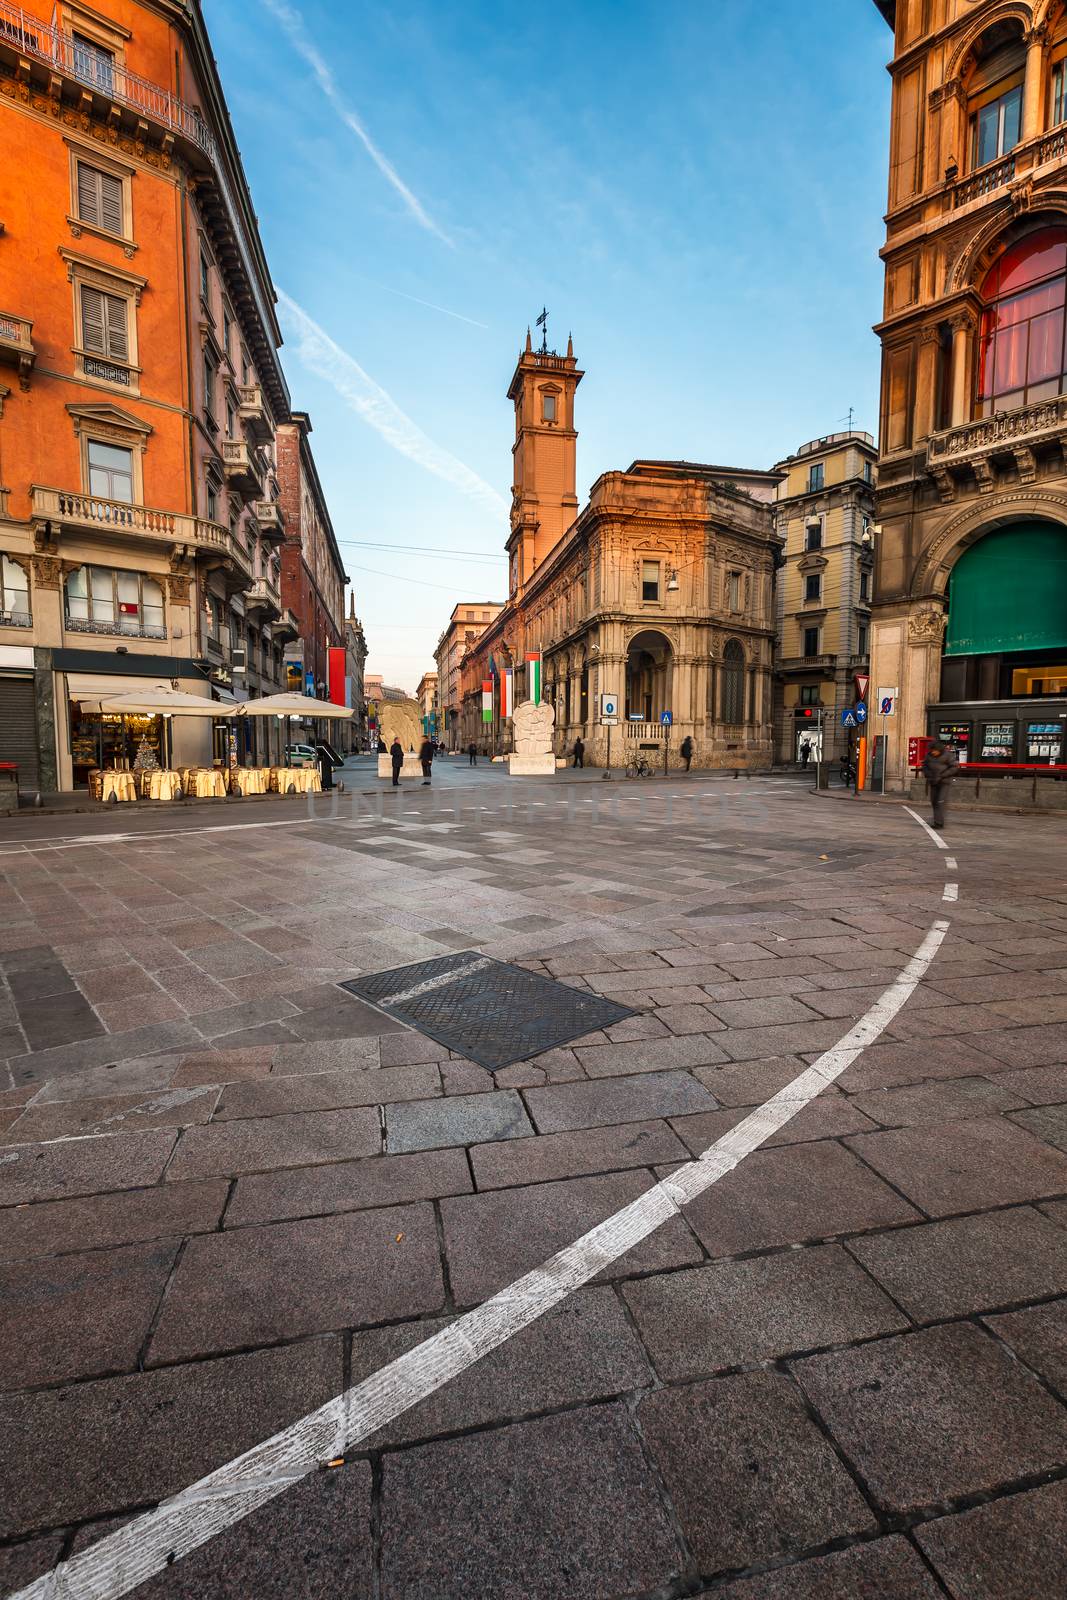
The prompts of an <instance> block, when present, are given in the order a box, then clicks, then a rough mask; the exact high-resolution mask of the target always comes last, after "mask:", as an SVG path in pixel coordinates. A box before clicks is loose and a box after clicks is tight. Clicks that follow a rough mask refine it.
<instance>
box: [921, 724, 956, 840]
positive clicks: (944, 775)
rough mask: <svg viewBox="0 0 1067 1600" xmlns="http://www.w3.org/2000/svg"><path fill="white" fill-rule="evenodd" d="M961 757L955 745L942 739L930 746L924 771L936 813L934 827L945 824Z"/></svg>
mask: <svg viewBox="0 0 1067 1600" xmlns="http://www.w3.org/2000/svg"><path fill="white" fill-rule="evenodd" d="M959 764H960V762H959V757H958V756H957V754H956V750H955V747H954V746H953V745H951V744H945V743H944V742H943V741H942V740H940V739H935V740H934V741H933V743H932V744H931V745H930V746H929V747H928V749H927V752H926V759H925V761H924V762H923V766H922V772H923V777H924V778H925V779H926V781H927V783H928V784H929V786H930V805H931V807H932V809H933V813H934V827H935V828H943V827H944V826H945V811H946V809H947V807H948V797H949V789H950V788H951V786H952V780H953V778H954V777H955V776H956V772H957V770H958V768H959Z"/></svg>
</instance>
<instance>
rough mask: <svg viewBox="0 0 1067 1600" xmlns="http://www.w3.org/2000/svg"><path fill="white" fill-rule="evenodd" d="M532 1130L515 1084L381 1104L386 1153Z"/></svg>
mask: <svg viewBox="0 0 1067 1600" xmlns="http://www.w3.org/2000/svg"><path fill="white" fill-rule="evenodd" d="M481 1070H482V1069H480V1068H479V1071H481ZM488 1081H489V1082H490V1083H491V1080H488ZM532 1134H533V1128H532V1127H531V1125H530V1119H529V1117H528V1116H527V1115H526V1107H525V1106H524V1105H523V1103H522V1100H521V1098H520V1097H519V1094H518V1092H517V1091H516V1090H515V1089H499V1090H497V1091H495V1092H493V1093H487V1094H473V1095H461V1094H457V1095H451V1096H447V1097H446V1098H445V1099H443V1100H409V1101H407V1102H405V1103H404V1104H401V1105H391V1106H386V1108H385V1148H386V1150H387V1152H388V1153H389V1155H400V1154H403V1153H404V1152H406V1151H412V1150H434V1149H439V1148H441V1147H442V1146H445V1145H474V1144H485V1143H488V1142H490V1141H493V1140H497V1139H524V1138H528V1137H530V1136H532Z"/></svg>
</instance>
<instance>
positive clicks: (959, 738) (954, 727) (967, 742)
mask: <svg viewBox="0 0 1067 1600" xmlns="http://www.w3.org/2000/svg"><path fill="white" fill-rule="evenodd" d="M937 737H938V738H939V739H940V740H941V742H942V743H943V744H951V745H953V746H954V747H955V750H956V754H957V756H958V757H959V763H960V766H961V767H965V766H966V765H967V757H968V752H969V750H970V747H971V725H970V723H969V722H939V723H938V725H937Z"/></svg>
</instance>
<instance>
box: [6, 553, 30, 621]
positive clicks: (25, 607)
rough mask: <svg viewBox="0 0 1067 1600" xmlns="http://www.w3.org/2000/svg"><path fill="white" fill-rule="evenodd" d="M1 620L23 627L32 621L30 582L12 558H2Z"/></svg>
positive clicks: (19, 564) (24, 571)
mask: <svg viewBox="0 0 1067 1600" xmlns="http://www.w3.org/2000/svg"><path fill="white" fill-rule="evenodd" d="M0 618H2V619H3V621H4V622H14V623H15V624H16V625H17V626H22V627H25V626H27V625H28V624H29V621H30V580H29V578H28V577H27V576H26V569H25V567H23V566H22V565H21V563H20V562H18V561H12V560H11V558H10V556H0Z"/></svg>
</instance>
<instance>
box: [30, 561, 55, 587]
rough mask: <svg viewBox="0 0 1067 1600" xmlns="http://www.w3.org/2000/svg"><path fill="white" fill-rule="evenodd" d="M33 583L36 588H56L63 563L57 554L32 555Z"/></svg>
mask: <svg viewBox="0 0 1067 1600" xmlns="http://www.w3.org/2000/svg"><path fill="white" fill-rule="evenodd" d="M31 559H32V561H33V583H34V587H35V588H37V589H58V588H59V585H60V582H61V580H62V576H63V565H62V562H61V561H60V560H59V559H58V557H57V556H33V557H31Z"/></svg>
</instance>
